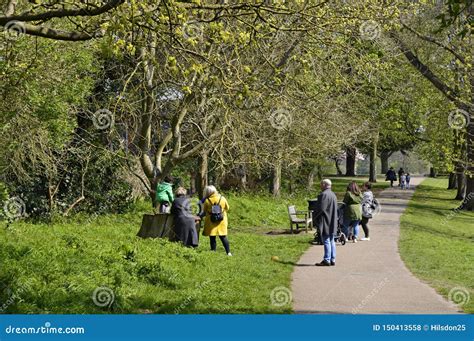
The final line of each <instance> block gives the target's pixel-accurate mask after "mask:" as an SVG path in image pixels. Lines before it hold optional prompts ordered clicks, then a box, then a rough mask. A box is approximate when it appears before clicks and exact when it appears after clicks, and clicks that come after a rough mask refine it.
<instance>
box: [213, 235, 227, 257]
mask: <svg viewBox="0 0 474 341" xmlns="http://www.w3.org/2000/svg"><path fill="white" fill-rule="evenodd" d="M209 239H210V241H211V250H212V251H216V248H217V241H216V236H209ZM219 239H220V240H221V242H222V245H224V248H225V252H226V253H230V245H229V240H228V239H227V236H219Z"/></svg>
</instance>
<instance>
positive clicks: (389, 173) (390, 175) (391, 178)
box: [385, 167, 397, 187]
mask: <svg viewBox="0 0 474 341" xmlns="http://www.w3.org/2000/svg"><path fill="white" fill-rule="evenodd" d="M396 180H397V174H396V173H395V171H394V170H393V167H390V169H389V170H388V171H387V174H385V181H390V187H393V182H394V181H396Z"/></svg>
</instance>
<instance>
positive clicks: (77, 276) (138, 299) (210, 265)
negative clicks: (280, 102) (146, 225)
mask: <svg viewBox="0 0 474 341" xmlns="http://www.w3.org/2000/svg"><path fill="white" fill-rule="evenodd" d="M138 226H139V219H137V218H136V217H127V216H126V215H125V216H121V217H118V216H111V217H100V218H97V219H95V220H93V221H90V222H87V221H83V222H82V223H67V224H55V225H53V226H50V225H38V224H37V225H33V224H25V223H16V224H13V225H11V226H9V227H8V228H7V229H5V228H2V229H1V232H0V244H1V245H0V268H1V269H2V271H1V272H0V285H1V289H2V290H0V302H1V304H0V309H1V308H2V307H1V306H2V304H3V303H5V302H8V300H9V298H10V297H12V294H15V296H17V298H15V299H14V302H13V303H12V304H10V305H9V306H8V307H7V308H6V309H5V312H7V313H61V314H83V313H289V312H291V305H290V304H287V305H284V306H281V307H279V306H274V305H272V304H271V298H270V294H271V292H272V290H273V289H274V288H276V287H280V286H283V287H289V283H290V274H291V271H292V268H293V266H292V263H294V262H296V261H297V260H298V258H299V257H300V255H301V253H302V252H303V251H304V250H305V249H306V248H307V246H308V240H309V236H308V235H306V236H302V235H294V236H265V235H258V234H250V233H240V232H236V233H230V236H229V239H230V242H231V247H232V252H233V254H234V256H233V257H228V256H226V255H225V252H224V250H223V248H222V246H221V245H219V246H218V252H211V251H208V238H203V237H201V238H202V239H203V240H202V242H203V245H201V246H200V247H199V248H198V249H196V250H194V249H189V248H185V247H182V246H181V245H180V244H178V243H171V242H168V241H165V240H162V239H161V240H160V239H156V240H152V239H147V240H143V239H140V238H137V237H135V234H136V233H137V230H138ZM272 256H278V257H279V259H280V262H275V261H272V260H271V257H272ZM99 287H107V288H110V289H111V290H112V291H113V294H114V296H115V297H114V302H113V304H112V305H110V306H105V307H98V306H96V305H95V304H94V302H93V300H92V295H93V292H94V290H95V289H96V288H99Z"/></svg>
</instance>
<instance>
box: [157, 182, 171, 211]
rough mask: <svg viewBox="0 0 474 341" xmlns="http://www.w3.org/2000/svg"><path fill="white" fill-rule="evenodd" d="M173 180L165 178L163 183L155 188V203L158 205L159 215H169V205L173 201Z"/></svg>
mask: <svg viewBox="0 0 474 341" xmlns="http://www.w3.org/2000/svg"><path fill="white" fill-rule="evenodd" d="M172 183H173V178H171V177H170V176H166V177H165V178H164V179H163V182H161V183H159V184H158V185H157V186H156V202H157V203H158V204H160V213H169V212H170V206H171V203H172V202H173V201H174V195H173V185H172Z"/></svg>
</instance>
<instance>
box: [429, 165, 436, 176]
mask: <svg viewBox="0 0 474 341" xmlns="http://www.w3.org/2000/svg"><path fill="white" fill-rule="evenodd" d="M430 178H436V170H435V169H434V167H430Z"/></svg>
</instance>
